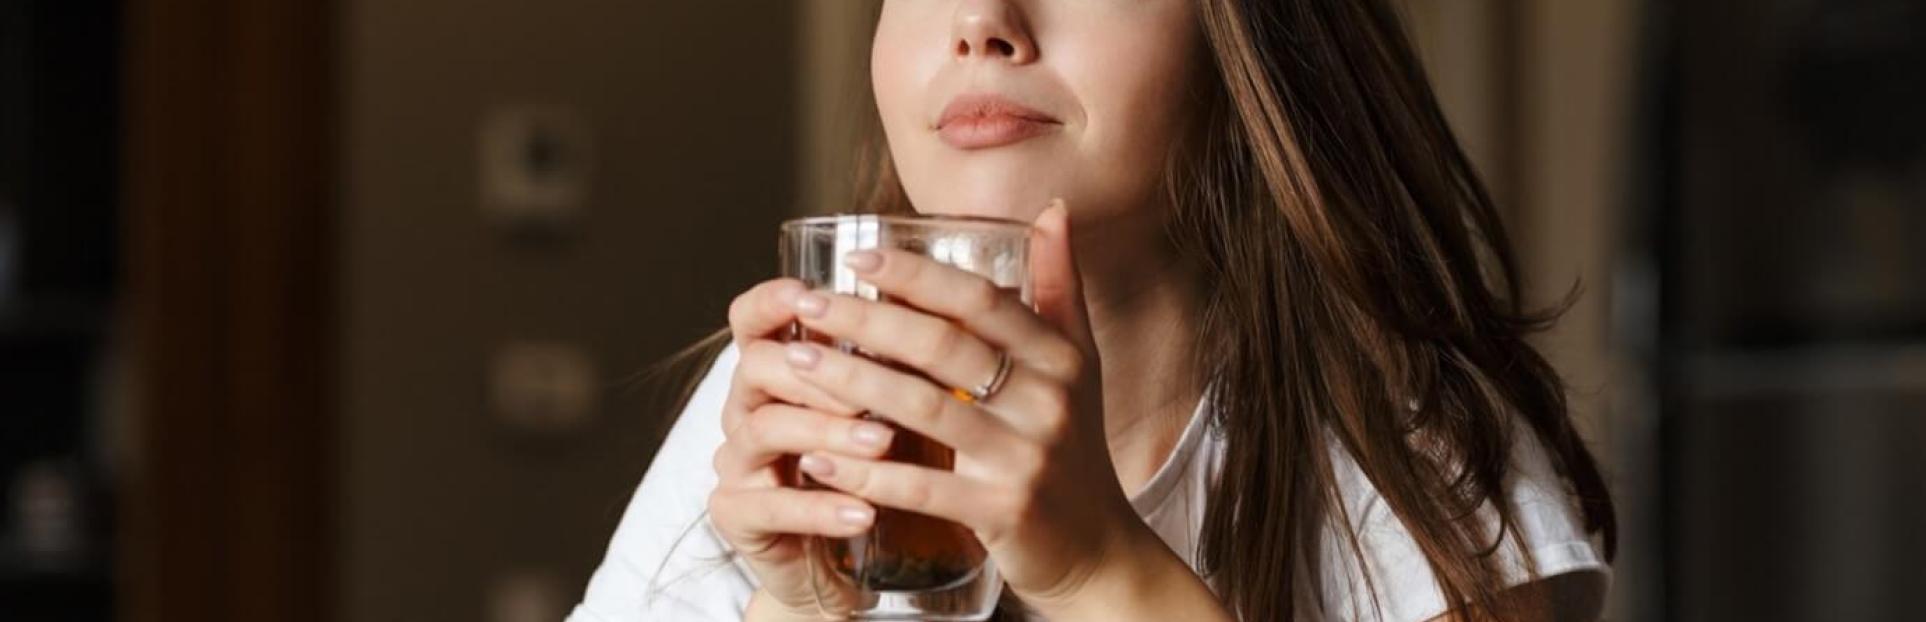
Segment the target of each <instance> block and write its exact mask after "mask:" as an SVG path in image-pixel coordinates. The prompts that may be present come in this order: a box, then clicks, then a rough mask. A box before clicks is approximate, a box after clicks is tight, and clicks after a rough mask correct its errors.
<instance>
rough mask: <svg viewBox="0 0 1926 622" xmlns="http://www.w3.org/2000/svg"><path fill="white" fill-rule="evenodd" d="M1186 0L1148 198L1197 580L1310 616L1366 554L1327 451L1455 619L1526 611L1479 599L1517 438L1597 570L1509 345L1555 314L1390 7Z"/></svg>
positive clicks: (880, 180) (870, 203)
mask: <svg viewBox="0 0 1926 622" xmlns="http://www.w3.org/2000/svg"><path fill="white" fill-rule="evenodd" d="M1197 1H1198V4H1199V8H1200V10H1199V12H1198V14H1199V24H1198V27H1199V28H1200V30H1201V32H1202V33H1203V37H1202V39H1203V41H1204V42H1205V45H1206V46H1207V47H1208V49H1207V50H1205V51H1204V55H1205V57H1206V59H1207V61H1208V62H1206V63H1205V65H1206V67H1207V71H1206V72H1205V73H1206V75H1205V76H1204V79H1200V80H1198V87H1197V92H1196V102H1195V103H1196V107H1195V113H1196V116H1195V119H1194V121H1195V126H1196V131H1195V132H1194V133H1193V138H1192V139H1191V140H1190V141H1189V143H1188V144H1187V145H1185V146H1184V148H1182V149H1178V150H1175V151H1174V153H1176V154H1178V155H1177V156H1176V157H1174V158H1173V160H1172V162H1171V166H1170V175H1169V183H1168V184H1167V186H1168V189H1169V192H1170V199H1171V203H1172V205H1173V214H1172V216H1171V219H1170V234H1171V236H1172V239H1173V240H1175V241H1176V242H1177V245H1178V247H1179V248H1180V250H1182V251H1183V252H1185V253H1187V254H1189V255H1190V256H1191V257H1192V258H1193V259H1194V260H1195V261H1197V262H1198V264H1199V265H1201V266H1202V268H1203V269H1202V272H1203V274H1204V279H1205V283H1204V285H1205V287H1204V289H1203V291H1205V292H1208V300H1207V301H1205V303H1204V305H1203V312H1202V314H1201V315H1202V317H1200V318H1198V320H1199V322H1198V331H1199V332H1198V340H1197V342H1198V344H1199V345H1198V348H1197V351H1196V366H1195V368H1196V369H1197V370H1198V373H1199V374H1200V378H1199V380H1201V381H1203V382H1204V383H1205V384H1207V385H1208V386H1210V387H1211V396H1212V405H1213V407H1214V412H1213V416H1214V417H1215V420H1214V421H1213V423H1214V425H1215V426H1216V427H1217V428H1218V430H1219V431H1220V432H1221V435H1222V438H1224V439H1225V443H1226V455H1225V460H1224V465H1223V471H1222V476H1221V479H1220V480H1219V481H1218V482H1217V483H1216V484H1215V486H1216V488H1215V489H1214V491H1213V494H1212V495H1211V501H1210V504H1209V508H1208V510H1207V511H1206V514H1205V519H1204V525H1203V533H1202V535H1201V537H1200V539H1199V550H1198V551H1197V552H1198V553H1199V556H1198V559H1199V560H1200V565H1201V568H1200V570H1201V572H1202V573H1203V574H1204V575H1205V576H1206V577H1207V578H1209V579H1210V580H1212V581H1213V583H1214V584H1215V585H1216V586H1217V588H1218V589H1219V590H1220V592H1221V593H1222V595H1223V597H1224V598H1225V599H1226V602H1227V604H1228V605H1229V606H1230V607H1231V608H1232V609H1233V610H1234V611H1235V612H1236V613H1237V614H1238V615H1239V616H1240V617H1241V618H1242V619H1245V620H1253V621H1256V620H1290V619H1296V618H1298V617H1299V616H1309V617H1322V616H1320V615H1318V613H1319V612H1316V611H1307V610H1305V608H1306V607H1312V608H1315V607H1317V606H1318V603H1319V600H1318V599H1317V598H1316V596H1315V595H1316V594H1319V593H1320V591H1321V589H1322V588H1323V586H1322V585H1320V581H1321V577H1322V576H1323V575H1322V573H1321V572H1320V568H1319V563H1320V555H1319V554H1318V553H1317V552H1318V551H1320V550H1321V549H1320V546H1321V543H1322V538H1323V535H1324V534H1325V533H1328V532H1326V531H1325V530H1326V529H1329V528H1332V527H1337V528H1339V529H1341V530H1342V533H1344V534H1345V536H1346V544H1347V545H1348V547H1349V549H1350V551H1349V554H1350V555H1352V556H1353V557H1354V558H1355V559H1357V560H1358V562H1359V563H1360V564H1361V563H1362V562H1363V558H1362V553H1361V552H1360V551H1359V549H1358V540H1357V535H1356V533H1355V530H1354V529H1353V527H1352V524H1353V523H1352V520H1351V517H1347V516H1344V506H1343V504H1342V503H1341V502H1340V501H1339V498H1338V496H1337V493H1338V488H1337V483H1336V479H1335V474H1334V470H1333V465H1332V463H1331V459H1330V458H1331V454H1332V451H1333V449H1341V450H1342V451H1345V452H1348V453H1349V454H1350V455H1351V456H1352V457H1353V458H1354V459H1355V461H1356V464H1357V465H1358V467H1359V469H1360V470H1361V471H1362V472H1363V473H1364V475H1365V476H1366V477H1368V478H1369V479H1370V481H1371V483H1372V484H1373V485H1374V486H1375V487H1376V488H1377V489H1378V492H1379V493H1380V494H1381V495H1382V497H1383V498H1384V500H1385V502H1386V504H1387V506H1388V507H1389V508H1390V510H1391V511H1392V512H1393V513H1395V515H1396V516H1397V517H1398V518H1399V519H1400V520H1401V521H1403V523H1404V525H1405V526H1406V527H1407V528H1408V529H1409V531H1410V533H1411V535H1412V537H1413V538H1414V539H1415V540H1416V542H1417V544H1418V547H1419V549H1420V550H1422V551H1423V552H1424V555H1425V557H1426V558H1427V559H1428V560H1429V562H1430V565H1431V568H1432V570H1433V571H1434V575H1435V576H1436V577H1437V581H1438V587H1439V588H1440V589H1441V590H1442V592H1443V594H1444V596H1445V599H1446V602H1448V603H1453V606H1454V613H1457V614H1459V615H1463V616H1468V617H1471V618H1476V619H1517V618H1519V617H1521V616H1523V615H1525V613H1526V610H1527V609H1536V608H1538V607H1542V606H1547V605H1548V604H1547V603H1529V602H1520V601H1518V600H1517V599H1502V600H1501V599H1500V598H1499V597H1498V596H1499V593H1500V592H1501V591H1502V590H1503V589H1504V585H1503V579H1502V577H1503V576H1504V575H1503V574H1502V573H1501V571H1500V568H1499V566H1498V562H1497V558H1496V557H1495V556H1494V553H1495V552H1496V551H1497V550H1498V549H1499V547H1500V545H1501V543H1503V541H1504V537H1505V534H1506V533H1507V532H1508V531H1510V530H1512V529H1514V528H1515V524H1516V523H1515V521H1514V515H1515V514H1516V512H1517V508H1515V507H1512V504H1511V503H1510V502H1509V500H1508V497H1507V496H1506V495H1505V494H1503V493H1504V488H1503V483H1504V481H1505V479H1506V474H1507V472H1508V471H1509V469H1510V468H1511V466H1512V465H1511V462H1510V457H1511V450H1512V443H1513V442H1514V440H1515V439H1514V438H1513V434H1512V431H1513V430H1514V427H1513V424H1514V422H1517V421H1522V422H1523V423H1524V425H1523V427H1522V429H1524V430H1529V433H1530V434H1532V435H1533V436H1535V437H1536V439H1537V441H1538V442H1540V443H1542V444H1543V445H1544V447H1545V448H1546V449H1547V453H1548V454H1549V456H1550V457H1551V461H1552V463H1553V465H1554V466H1555V468H1556V469H1557V470H1558V471H1559V473H1560V474H1561V475H1562V476H1564V477H1565V478H1566V479H1568V480H1569V481H1570V483H1571V484H1572V485H1573V490H1574V491H1575V494H1576V496H1577V502H1578V504H1579V506H1580V509H1581V510H1582V512H1583V516H1584V521H1585V527H1586V529H1587V531H1589V532H1592V533H1598V534H1602V535H1603V539H1604V544H1605V549H1606V557H1607V558H1608V559H1610V558H1611V557H1613V556H1614V555H1615V554H1616V548H1617V543H1616V534H1615V531H1616V526H1615V519H1614V517H1613V509H1612V502H1611V498H1610V495H1609V493H1608V491H1607V490H1606V487H1605V483H1604V479H1603V477H1602V476H1601V475H1600V473H1599V469H1598V465H1597V463H1596V462H1595V461H1594V460H1593V458H1592V456H1591V454H1590V453H1589V452H1588V451H1587V450H1586V448H1585V445H1584V443H1583V441H1582V440H1581V439H1580V438H1579V435H1578V433H1577V431H1576V430H1575V429H1574V428H1573V426H1572V423H1571V420H1570V418H1569V416H1568V414H1567V408H1566V402H1565V396H1564V387H1563V385H1562V383H1561V382H1560V380H1559V377H1558V374H1557V372H1556V371H1555V370H1554V369H1553V368H1552V367H1551V365H1550V364H1548V363H1547V362H1546V361H1545V359H1544V358H1543V357H1542V356H1540V355H1539V354H1538V352H1536V351H1535V350H1533V349H1532V347H1531V346H1530V345H1528V344H1527V343H1526V342H1525V337H1526V335H1528V334H1530V333H1533V332H1535V331H1538V330H1542V329H1543V328H1545V327H1547V326H1548V325H1549V324H1550V323H1551V321H1552V319H1553V318H1555V317H1556V316H1557V311H1558V310H1560V309H1562V308H1563V305H1560V306H1559V307H1555V308H1554V309H1552V310H1550V311H1531V310H1528V309H1527V308H1526V307H1525V306H1524V304H1523V302H1522V299H1521V296H1520V285H1519V283H1518V279H1517V276H1516V275H1517V268H1516V263H1515V260H1514V259H1513V257H1512V252H1511V248H1510V244H1509V242H1508V241H1507V238H1506V235H1505V228H1504V226H1503V223H1502V222H1501V221H1500V218H1499V215H1498V212H1497V210H1496V209H1495V208H1494V207H1493V202H1492V199H1491V197H1490V195H1489V193H1488V192H1487V191H1486V189H1485V187H1484V185H1483V183H1482V182H1481V181H1480V180H1479V179H1478V176H1477V175H1476V173H1475V172H1474V171H1473V170H1472V167H1471V164H1470V162H1469V161H1468V159H1467V158H1466V157H1465V154H1464V153H1463V151H1462V150H1461V149H1460V148H1459V146H1458V143H1457V140H1456V139H1455V138H1454V137H1453V136H1452V134H1451V131H1450V129H1449V128H1448V127H1447V126H1446V123H1445V120H1444V117H1443V115H1442V113H1441V112H1440V110H1439V107H1438V104H1437V102H1436V100H1435V98H1434V96H1433V94H1432V92H1431V89H1430V86H1429V85H1428V84H1427V83H1426V81H1425V78H1424V76H1423V73H1422V70H1421V67H1420V64H1419V62H1418V60H1417V59H1416V57H1415V54H1414V53H1413V51H1412V49H1411V46H1410V43H1409V41H1408V40H1407V39H1406V36H1405V33H1404V30H1403V29H1402V26H1401V24H1400V21H1399V18H1398V15H1397V14H1396V13H1395V12H1394V11H1393V9H1392V8H1391V7H1390V6H1389V5H1388V4H1387V3H1386V2H1385V0H1197ZM1213 73H1214V75H1212V74H1213ZM866 159H867V160H868V163H867V165H866V166H864V167H863V173H864V177H863V178H862V179H861V180H859V184H861V185H860V186H859V196H860V197H862V199H863V200H864V202H865V204H866V208H867V209H869V210H872V211H879V212H905V211H911V209H912V208H911V207H910V206H909V203H908V199H907V197H906V196H905V194H904V192H903V190H902V187H901V184H900V182H899V181H898V180H897V178H896V175H895V173H894V170H893V168H892V166H891V163H890V159H889V156H888V153H887V148H886V147H885V146H883V145H882V143H881V141H880V139H877V140H872V141H871V143H870V145H869V147H868V151H867V158H866ZM1333 442H1335V443H1337V444H1338V445H1339V447H1333V446H1332V445H1331V443H1333ZM1487 504H1489V507H1490V510H1487V511H1494V512H1495V515H1496V517H1497V529H1496V530H1495V531H1494V530H1492V529H1490V527H1489V516H1490V515H1488V514H1487V515H1481V514H1480V512H1479V508H1480V507H1481V506H1486V505H1487ZM1521 553H1523V554H1524V555H1525V556H1526V559H1527V560H1528V561H1529V559H1530V558H1529V552H1528V551H1521ZM1367 588H1368V589H1370V590H1375V589H1376V587H1375V586H1367ZM1307 595H1309V596H1310V597H1309V598H1305V596H1307ZM1001 617H1003V618H1005V619H1009V618H1011V617H1012V616H1011V615H1010V614H1009V613H1008V612H1007V611H1006V612H1004V613H1003V614H1001Z"/></svg>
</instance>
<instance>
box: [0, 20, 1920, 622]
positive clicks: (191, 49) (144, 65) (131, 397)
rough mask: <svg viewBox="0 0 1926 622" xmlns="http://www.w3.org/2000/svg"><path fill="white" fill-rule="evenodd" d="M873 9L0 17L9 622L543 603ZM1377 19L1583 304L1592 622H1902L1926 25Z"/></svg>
mask: <svg viewBox="0 0 1926 622" xmlns="http://www.w3.org/2000/svg"><path fill="white" fill-rule="evenodd" d="M871 4H872V3H871V2H868V1H866V0H797V1H794V2H748V1H738V0H720V1H714V2H637V1H634V0H626V1H615V0H548V1H545V2H532V1H528V0H464V1H459V2H457V1H454V0H411V1H409V2H383V1H377V0H309V1H305V2H296V1H292V0H166V1H163V0H0V620H62V621H67V620H77V621H88V620H134V621H138V620H217V621H218V620H294V621H301V620H313V621H321V620H330V621H331V620H344V621H345V620H354V621H362V620H371V621H386V620H490V621H494V622H523V621H533V620H555V619H559V618H560V617H561V616H562V615H563V614H564V613H565V612H566V610H567V608H568V607H569V606H570V605H572V604H573V602H574V601H575V599H576V598H577V597H578V596H579V595H580V589H581V586H582V585H583V583H584V581H585V580H586V578H587V576H588V574H589V572H590V571H591V570H593V568H594V566H595V564H596V563H597V562H598V561H599V559H600V556H601V553H602V551H603V547H604V546H605V544H606V541H607V538H608V536H609V534H610V531H611V530H612V529H613V527H614V525H615V521H616V520H617V518H618V517H619V514H620V512H621V510H622V508H623V507H624V505H625V504H626V502H627V500H628V497H629V493H630V491H631V490H632V489H633V487H634V485H635V483H636V482H637V481H638V478H639V477H640V476H641V474H642V472H643V470H644V469H645V467H646V466H647V464H648V461H649V458H650V456H651V455H652V453H653V451H654V444H655V443H656V442H657V440H658V439H659V437H660V434H661V433H662V432H663V431H664V430H665V429H666V427H665V426H666V425H667V423H668V420H667V419H668V417H670V416H671V413H669V412H668V408H669V404H667V403H666V402H668V401H669V399H670V398H672V397H673V396H672V395H671V393H672V392H671V391H664V390H662V389H661V387H662V386H663V383H661V382H656V381H652V380H651V378H650V377H648V376H647V374H645V373H644V372H645V371H646V370H648V369H649V368H651V366H652V365H654V364H655V363H657V362H659V361H662V360H663V359H665V358H666V357H667V356H668V355H670V354H671V353H672V352H674V351H675V350H677V349H678V348H680V347H681V346H683V345H686V344H688V343H690V342H692V341H694V340H695V339H697V338H698V337H700V336H701V335H703V334H705V333H706V332H708V331H709V330H712V329H714V328H716V327H719V326H720V325H721V324H722V321H723V311H724V308H725V306H726V304H727V301H728V299H729V297H730V296H731V295H732V294H733V293H734V292H736V291H738V290H739V289H741V288H743V287H744V286H746V285H748V284H750V283H752V282H754V281H756V280H759V279H761V278H763V277H765V276H766V275H769V274H771V273H772V271H773V269H774V259H775V258H774V254H773V252H772V246H773V245H772V243H771V242H772V241H773V239H774V235H773V232H774V227H775V224H776V223H777V222H778V221H779V220H780V219H781V218H783V217H784V216H786V215H790V214H795V213H800V212H805V211H825V210H828V211H833V210H837V209H840V208H842V207H843V206H846V205H849V204H850V200H849V196H850V194H849V189H848V188H847V187H846V186H845V185H843V181H842V180H844V179H846V178H847V177H848V175H849V168H850V160H851V149H850V144H851V143H850V139H851V136H852V135H853V128H854V127H855V126H856V125H857V123H856V120H857V119H858V118H859V117H858V116H857V115H859V114H862V113H863V109H864V107H865V106H866V105H867V104H866V97H867V94H866V82H865V80H866V76H865V74H864V73H863V65H862V61H863V57H864V55H865V54H866V47H867V37H868V30H869V28H870V25H871V20H872V19H873V13H872V11H873V9H872V8H871V6H870V5H871ZM1403 4H1404V5H1405V10H1406V12H1407V14H1408V16H1409V18H1410V27H1411V30H1412V32H1413V36H1414V38H1415V39H1416V41H1417V42H1418V44H1419V46H1420V48H1421V49H1422V51H1423V54H1424V57H1425V59H1426V63H1427V70H1428V71H1429V72H1430V73H1431V75H1432V76H1433V79H1434V81H1435V82H1436V86H1437V89H1438V91H1439V94H1440V97H1441V99H1442V100H1443V101H1444V104H1445V106H1446V108H1447V112H1448V114H1449V116H1450V117H1451V120H1452V122H1453V124H1454V126H1455V127H1456V129H1457V130H1458V132H1459V133H1460V135H1461V137H1462V139H1463V141H1464V143H1465V144H1466V146H1467V148H1468V149H1469V150H1470V151H1471V153H1472V154H1473V156H1474V159H1475V160H1476V161H1477V163H1478V165H1479V166H1480V167H1481V169H1482V170H1483V172H1484V174H1485V175H1486V177H1487V179H1488V180H1489V181H1490V182H1491V185H1492V187H1493V189H1494V191H1495V192H1496V194H1497V195H1498V197H1499V199H1500V202H1501V203H1502V204H1503V205H1504V206H1505V209H1506V211H1507V216H1508V218H1510V220H1511V222H1512V225H1513V226H1514V227H1515V232H1514V234H1515V238H1516V240H1517V241H1518V243H1519V245H1520V250H1521V253H1522V256H1523V257H1524V259H1525V264H1526V267H1527V269H1528V277H1529V284H1530V285H1531V291H1532V292H1533V295H1534V297H1535V299H1536V300H1538V301H1540V302H1551V301H1554V300H1556V299H1557V298H1558V297H1559V296H1560V295H1561V294H1563V293H1564V292H1566V291H1567V290H1568V289H1569V288H1570V287H1572V285H1573V284H1574V283H1578V284H1580V286H1581V287H1582V293H1583V296H1582V298H1580V299H1579V302H1578V304H1577V306H1576V307H1575V308H1573V310H1572V312H1571V313H1570V314H1569V315H1568V316H1566V318H1565V320H1564V322H1563V323H1561V324H1560V325H1559V327H1558V328H1557V330H1555V331H1553V332H1552V333H1550V334H1547V335H1545V336H1544V337H1543V339H1542V340H1541V341H1540V345H1541V346H1542V347H1543V348H1544V349H1545V351H1546V352H1547V353H1548V354H1549V355H1550V356H1551V357H1552V358H1553V360H1554V361H1555V362H1556V363H1557V364H1558V365H1559V366H1560V368H1561V369H1562V370H1563V371H1564V372H1565V374H1566V375H1567V377H1568V378H1569V380H1570V381H1571V383H1572V386H1573V388H1572V391H1573V396H1574V400H1575V403H1576V405H1577V407H1578V417H1579V418H1580V419H1581V423H1582V426H1583V428H1584V429H1585V430H1586V432H1587V434H1588V436H1589V437H1590V439H1591V440H1592V441H1593V443H1594V445H1595V447H1596V448H1597V450H1598V451H1599V452H1600V454H1601V455H1602V456H1603V458H1604V460H1605V462H1606V467H1607V470H1608V472H1609V474H1610V476H1611V478H1612V481H1613V484H1614V487H1615V490H1616V492H1617V494H1618V495H1619V500H1620V510H1621V519H1622V521H1623V524H1624V530H1623V533H1622V537H1621V542H1623V543H1624V545H1623V547H1622V551H1621V556H1620V558H1619V562H1618V564H1617V574H1616V590H1615V592H1614V594H1613V599H1614V601H1613V604H1612V611H1611V617H1612V619H1618V620H1737V619H1748V620H1749V619H1769V620H1899V619H1919V618H1920V617H1921V614H1919V613H1918V612H1917V611H1916V609H1917V608H1918V604H1917V599H1916V597H1917V595H1918V594H1921V593H1926V570H1922V569H1921V568H1920V566H1919V562H1918V560H1919V559H1922V558H1926V244H1922V242H1926V5H1923V4H1922V3H1921V2H1918V1H1917V0H1825V1H1823V2H1822V1H1820V0H1586V1H1583V2H1559V1H1552V0H1403ZM670 384H673V383H670Z"/></svg>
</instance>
